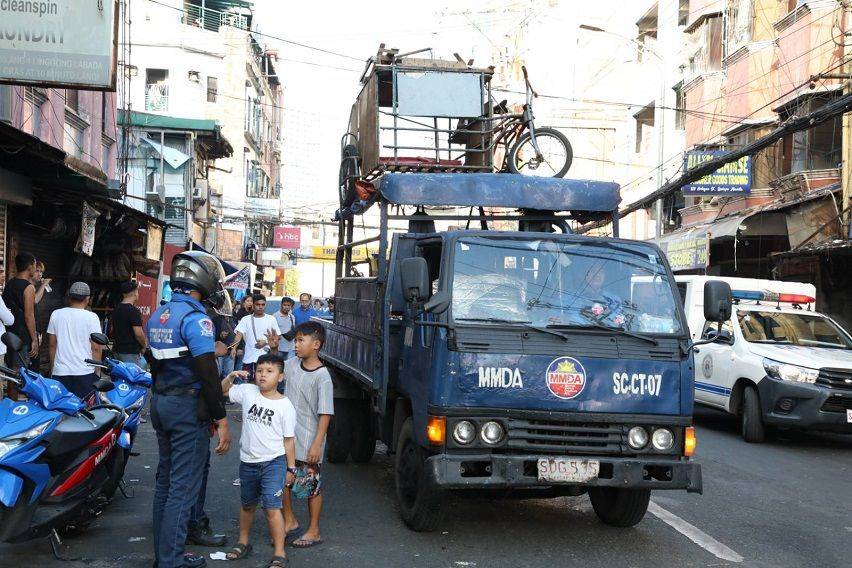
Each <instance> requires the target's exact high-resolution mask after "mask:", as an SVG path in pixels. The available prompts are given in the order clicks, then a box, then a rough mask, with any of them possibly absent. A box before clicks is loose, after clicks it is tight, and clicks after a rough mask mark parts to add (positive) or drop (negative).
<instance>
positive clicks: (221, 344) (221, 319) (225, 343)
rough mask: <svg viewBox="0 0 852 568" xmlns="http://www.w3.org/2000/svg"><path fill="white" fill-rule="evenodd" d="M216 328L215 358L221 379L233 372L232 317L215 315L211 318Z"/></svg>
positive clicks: (234, 335)
mask: <svg viewBox="0 0 852 568" xmlns="http://www.w3.org/2000/svg"><path fill="white" fill-rule="evenodd" d="M213 326H214V327H215V328H216V357H217V360H218V362H219V376H220V377H222V378H223V379H224V378H225V377H227V376H228V375H229V374H230V373H231V371H233V370H234V352H235V351H236V347H235V346H234V340H235V339H236V337H237V333H236V331H235V328H236V324H235V323H234V317H233V316H231V315H224V314H219V313H216V314H214V317H213Z"/></svg>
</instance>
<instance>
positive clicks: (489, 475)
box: [426, 453, 703, 493]
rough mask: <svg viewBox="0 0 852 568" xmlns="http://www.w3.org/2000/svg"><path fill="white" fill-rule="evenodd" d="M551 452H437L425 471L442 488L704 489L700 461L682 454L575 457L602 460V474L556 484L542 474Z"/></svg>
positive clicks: (430, 459) (693, 490)
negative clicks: (540, 468)
mask: <svg viewBox="0 0 852 568" xmlns="http://www.w3.org/2000/svg"><path fill="white" fill-rule="evenodd" d="M552 457H554V456H546V455H505V454H488V453H483V454H478V453H474V454H437V455H434V456H431V457H430V458H428V459H427V461H426V475H427V476H428V478H429V481H430V482H431V484H432V485H434V486H435V487H437V488H440V489H530V488H536V487H568V486H575V487H579V488H588V487H619V488H624V489H628V488H629V489H639V488H641V489H686V490H687V491H688V492H689V493H702V491H703V486H702V481H701V466H700V465H699V464H697V463H694V462H691V461H684V460H678V459H660V458H659V457H649V458H618V457H609V456H572V457H577V458H581V459H592V460H598V461H600V464H601V465H600V474H599V476H598V477H596V478H594V479H590V480H588V481H585V482H582V483H564V484H563V483H560V484H554V483H553V482H550V481H542V480H539V478H538V469H537V464H538V460H539V459H540V458H552Z"/></svg>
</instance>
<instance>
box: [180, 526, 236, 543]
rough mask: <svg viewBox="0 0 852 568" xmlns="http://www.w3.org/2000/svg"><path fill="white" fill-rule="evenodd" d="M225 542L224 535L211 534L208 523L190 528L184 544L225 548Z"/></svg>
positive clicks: (211, 530)
mask: <svg viewBox="0 0 852 568" xmlns="http://www.w3.org/2000/svg"><path fill="white" fill-rule="evenodd" d="M226 542H227V539H226V538H225V535H223V534H213V529H211V528H210V523H209V521H205V522H203V523H200V524H197V525H193V526H190V527H189V530H188V531H187V533H186V544H194V545H196V546H211V547H222V546H225V543H226Z"/></svg>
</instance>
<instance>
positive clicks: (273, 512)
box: [222, 353, 296, 567]
mask: <svg viewBox="0 0 852 568" xmlns="http://www.w3.org/2000/svg"><path fill="white" fill-rule="evenodd" d="M246 375H247V372H246V371H235V372H233V373H231V374H230V375H228V376H227V377H225V379H224V380H223V381H222V391H223V392H224V393H225V394H226V395H227V396H228V397H229V398H230V399H231V402H234V403H236V404H240V405H241V406H242V411H243V431H242V434H241V436H240V479H241V480H242V483H241V485H240V501H241V502H242V507H241V509H240V536H239V539H238V540H237V544H236V545H234V547H233V548H232V549H231V550H230V551H229V552H228V553H227V558H228V560H239V559H242V558H245V557H246V556H248V555H249V553H250V552H251V549H252V546H251V543H250V542H249V534H250V532H251V526H252V523H253V522H254V513H255V510H256V509H257V505H258V503H259V504H260V506H261V508H263V511H264V513H265V514H266V522H267V525H268V526H269V535H270V537H271V538H272V543H273V548H274V552H273V553H272V554H273V555H272V559H271V560H270V561H269V563H268V564H267V566H268V567H278V566H287V556H286V554H285V552H284V540H285V536H284V517H283V516H282V514H281V507H282V501H281V498H282V492H283V490H284V488H285V486H287V487H289V486H290V485H291V484H292V483H293V480H294V479H295V473H296V443H295V440H294V436H295V428H296V409H295V408H294V407H293V404H292V402H291V401H290V400H289V399H288V398H287V397H286V396H284V395H283V394H281V392H280V390H279V389H278V386H279V385H280V384H281V382H282V381H283V379H284V361H283V360H282V359H281V357H280V356H278V355H277V354H273V353H267V354H266V355H263V356H261V357H260V358H259V359H258V360H257V368H256V371H255V376H254V383H255V384H241V385H235V384H234V380H235V379H236V377H237V376H242V377H245V376H246Z"/></svg>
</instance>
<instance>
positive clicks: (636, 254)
mask: <svg viewBox="0 0 852 568" xmlns="http://www.w3.org/2000/svg"><path fill="white" fill-rule="evenodd" d="M452 313H453V318H454V319H455V321H456V322H464V321H465V320H468V321H480V322H481V321H489V320H491V321H497V320H500V321H503V322H517V323H528V324H532V325H535V326H542V327H552V328H559V327H565V328H577V327H589V328H594V327H597V328H600V327H601V326H604V327H609V328H620V329H624V330H628V331H637V332H643V333H662V334H679V333H681V330H682V329H684V328H683V326H682V324H681V321H680V318H679V316H678V311H677V308H676V303H675V297H674V294H673V292H672V286H671V284H670V282H669V278H668V275H667V273H666V270H665V268H664V267H663V263H662V260H661V259H660V258H659V255H658V253H657V252H656V251H655V250H654V249H653V248H651V247H648V246H645V245H641V244H632V243H625V242H611V243H608V242H588V243H578V242H572V241H567V240H566V241H560V240H557V239H537V240H522V239H505V238H502V239H501V238H490V237H469V238H464V239H460V240H459V241H457V242H456V245H455V260H454V272H453V277H452Z"/></svg>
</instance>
